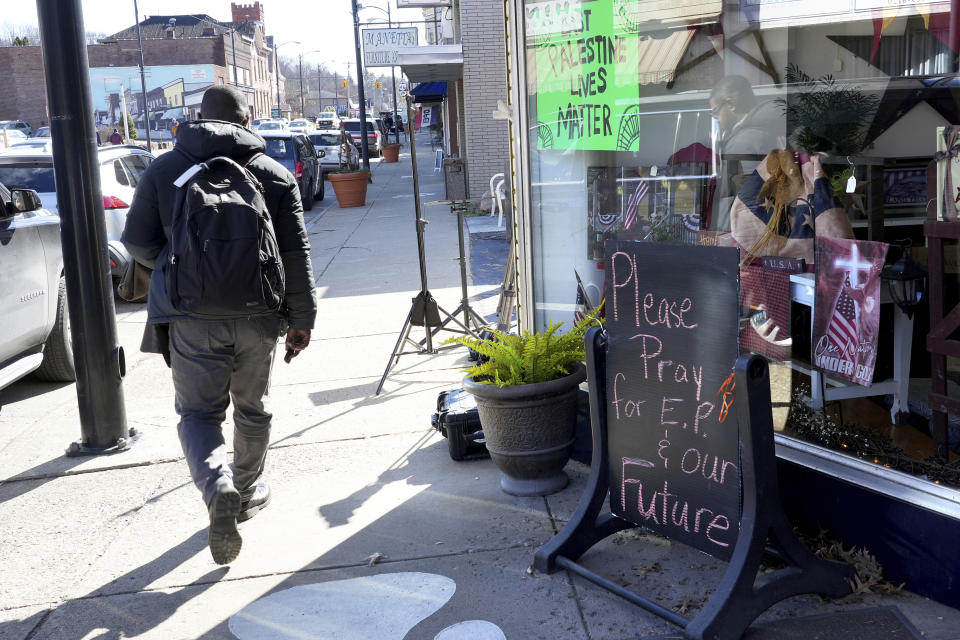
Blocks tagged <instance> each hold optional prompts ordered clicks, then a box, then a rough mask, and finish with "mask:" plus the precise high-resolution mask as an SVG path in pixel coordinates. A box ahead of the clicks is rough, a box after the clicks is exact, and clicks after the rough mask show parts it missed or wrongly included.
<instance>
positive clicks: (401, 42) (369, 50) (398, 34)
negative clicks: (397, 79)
mask: <svg viewBox="0 0 960 640" xmlns="http://www.w3.org/2000/svg"><path fill="white" fill-rule="evenodd" d="M361 33H362V35H363V64H364V66H367V67H392V66H396V65H397V50H398V49H402V48H404V47H416V46H418V45H419V40H418V37H419V36H418V31H417V28H416V27H401V28H394V29H362V30H361Z"/></svg>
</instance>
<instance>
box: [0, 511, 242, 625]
mask: <svg viewBox="0 0 960 640" xmlns="http://www.w3.org/2000/svg"><path fill="white" fill-rule="evenodd" d="M206 550H207V530H206V529H202V530H200V531H197V532H196V533H195V534H193V535H192V536H190V537H189V538H187V539H186V540H184V541H183V542H181V543H180V544H178V545H176V546H174V547H171V548H170V549H168V550H167V551H165V552H164V553H163V554H161V555H160V556H158V557H157V558H155V559H154V560H151V561H150V562H148V563H146V564H144V565H141V566H139V567H137V568H135V569H132V570H130V571H128V572H127V573H125V574H124V575H122V576H119V577H117V578H116V579H115V580H111V581H110V582H108V583H106V584H105V585H103V586H101V587H98V588H97V589H95V590H93V591H91V592H90V593H88V594H86V595H83V596H80V597H78V598H72V599H70V600H68V601H67V602H64V603H63V604H61V605H59V606H57V607H55V608H52V609H47V610H46V611H41V612H38V613H36V614H34V615H32V616H30V617H29V618H25V619H23V620H11V621H7V622H0V638H13V637H19V636H18V635H16V633H17V632H18V631H22V630H23V629H24V628H25V626H26V625H27V624H29V623H31V622H32V623H33V624H31V625H30V626H29V629H30V631H29V633H27V634H26V636H25V637H27V638H31V639H32V638H38V639H39V638H57V639H66V638H68V637H69V638H76V639H77V640H79V639H80V638H83V639H84V640H120V639H121V638H130V637H135V636H139V635H141V634H144V633H147V632H148V631H150V630H151V629H153V628H155V627H157V626H158V625H159V624H161V623H162V622H164V621H165V620H167V619H168V618H170V617H171V616H172V615H173V614H174V613H175V612H176V611H177V609H179V608H180V607H182V606H183V605H184V603H186V602H187V601H189V600H190V599H191V598H194V597H196V596H198V595H200V594H202V593H203V592H204V591H206V590H207V589H209V588H210V587H211V586H213V585H215V584H217V583H218V582H219V581H220V580H222V579H223V578H224V576H226V575H227V572H228V571H229V569H228V568H227V567H219V568H217V569H214V570H213V571H210V572H208V573H206V574H205V575H203V576H201V577H199V578H197V579H196V580H194V581H193V582H191V583H190V584H186V585H182V586H180V587H179V588H178V589H177V590H176V591H174V592H173V593H163V592H161V591H150V590H148V587H149V585H150V584H152V583H154V582H155V581H156V580H158V579H159V578H160V577H162V576H164V575H166V574H168V573H170V572H171V571H172V570H173V569H175V568H176V567H177V566H179V565H180V564H182V563H184V562H185V561H187V560H188V559H189V558H191V557H192V556H194V555H196V554H197V553H200V552H206ZM131 594H137V598H136V601H135V602H136V606H135V609H131V608H128V607H126V606H120V605H121V603H119V602H118V601H117V600H116V598H120V597H122V596H126V595H131ZM123 604H126V602H125V603H123ZM60 620H63V621H64V623H63V624H62V625H61V623H60V622H59V621H60Z"/></svg>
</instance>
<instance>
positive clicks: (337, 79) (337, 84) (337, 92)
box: [333, 71, 340, 116]
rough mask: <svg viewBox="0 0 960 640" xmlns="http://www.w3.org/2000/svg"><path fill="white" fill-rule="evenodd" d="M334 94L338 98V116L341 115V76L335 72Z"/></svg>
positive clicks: (335, 101)
mask: <svg viewBox="0 0 960 640" xmlns="http://www.w3.org/2000/svg"><path fill="white" fill-rule="evenodd" d="M333 93H334V95H335V96H336V99H335V100H334V103H335V104H336V107H337V115H338V116H339V115H340V76H338V75H337V72H336V71H334V72H333Z"/></svg>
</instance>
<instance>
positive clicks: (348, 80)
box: [346, 62, 350, 118]
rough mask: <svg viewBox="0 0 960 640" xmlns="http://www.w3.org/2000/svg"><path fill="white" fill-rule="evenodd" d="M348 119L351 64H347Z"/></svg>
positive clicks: (348, 112)
mask: <svg viewBox="0 0 960 640" xmlns="http://www.w3.org/2000/svg"><path fill="white" fill-rule="evenodd" d="M346 77H347V117H348V118H349V117H350V63H349V62H347V76H346Z"/></svg>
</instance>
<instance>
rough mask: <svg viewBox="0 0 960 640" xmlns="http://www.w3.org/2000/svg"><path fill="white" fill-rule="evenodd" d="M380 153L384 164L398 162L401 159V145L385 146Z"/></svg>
mask: <svg viewBox="0 0 960 640" xmlns="http://www.w3.org/2000/svg"><path fill="white" fill-rule="evenodd" d="M380 152H381V153H382V154H383V161H384V162H396V161H397V160H398V159H399V158H400V145H398V144H385V145H383V147H382V148H381V150H380Z"/></svg>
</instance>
